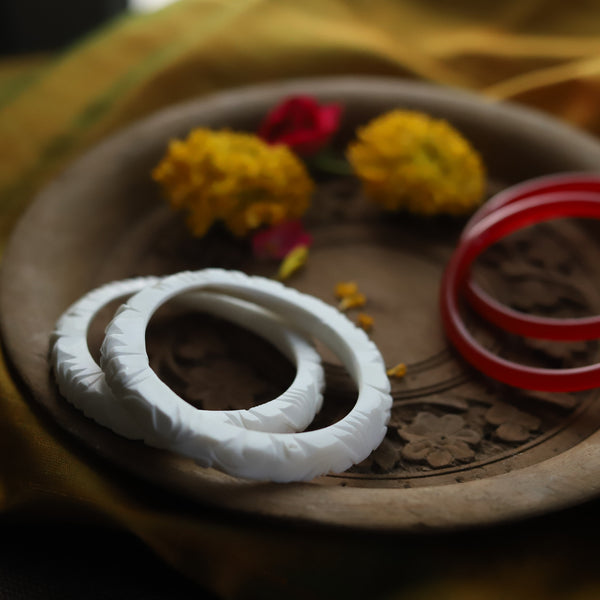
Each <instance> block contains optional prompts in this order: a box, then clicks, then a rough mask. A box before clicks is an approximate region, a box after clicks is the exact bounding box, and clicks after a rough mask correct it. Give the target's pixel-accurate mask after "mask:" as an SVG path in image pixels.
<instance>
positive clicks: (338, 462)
mask: <svg viewBox="0 0 600 600" xmlns="http://www.w3.org/2000/svg"><path fill="white" fill-rule="evenodd" d="M197 289H203V290H210V291H217V292H225V293H228V294H231V295H234V296H236V297H239V298H243V299H245V300H248V301H251V302H256V303H257V304H260V305H261V306H263V307H265V308H267V309H269V310H272V311H274V312H276V313H278V314H279V315H281V316H282V317H283V318H284V319H285V322H287V323H293V325H294V326H295V327H296V328H297V329H299V330H300V331H302V332H303V333H305V334H307V335H310V336H314V337H316V338H318V339H320V340H321V341H322V342H323V343H324V344H325V345H326V346H328V347H329V348H330V349H331V350H333V351H334V352H335V353H336V354H337V355H338V357H339V358H340V360H341V361H342V363H343V364H344V366H345V367H346V369H347V370H348V371H349V373H350V375H351V376H352V378H353V380H354V381H355V382H356V384H357V387H358V399H357V401H356V404H355V406H354V408H353V409H352V410H351V411H350V412H349V413H348V414H347V415H346V416H345V417H344V418H342V419H341V420H339V421H337V422H336V423H334V424H332V425H329V426H327V427H324V428H322V429H318V430H315V431H308V432H302V433H286V434H281V433H266V432H258V431H251V430H248V429H240V428H239V427H232V426H231V425H227V424H224V423H223V424H216V423H215V422H214V420H212V419H210V420H208V419H204V418H203V415H201V414H199V413H197V412H195V411H194V410H193V408H192V407H191V406H190V405H188V404H186V403H185V402H183V401H182V400H181V399H180V398H179V397H178V396H177V395H176V394H174V393H173V392H172V391H171V390H170V389H169V388H168V387H167V386H166V385H165V384H164V383H162V382H161V381H160V380H159V379H158V377H157V375H156V374H155V373H154V372H153V371H152V370H151V369H150V367H149V364H148V356H147V354H146V348H145V329H146V326H147V324H148V322H149V320H150V318H151V316H152V314H153V313H154V312H155V311H156V310H157V309H158V308H159V307H160V306H161V305H162V304H164V303H165V302H167V301H168V300H169V299H171V298H173V297H175V296H177V295H179V294H182V293H184V292H189V291H192V290H197ZM101 354H102V359H101V365H102V368H103V370H104V372H105V375H106V380H107V382H108V384H109V386H110V387H111V389H112V390H113V392H114V394H115V396H116V397H117V398H119V399H120V402H121V403H122V404H123V405H124V406H125V407H127V410H129V411H130V412H131V414H132V415H135V419H136V420H137V421H138V422H139V423H140V424H143V427H144V431H145V436H144V441H145V442H146V443H147V444H148V445H151V446H157V447H160V448H166V449H170V450H172V451H175V452H177V453H180V454H183V455H185V456H189V457H191V458H193V459H195V460H196V461H197V462H198V463H199V464H201V465H203V466H213V467H216V468H218V469H220V470H222V471H225V472H227V473H229V474H232V475H236V476H241V477H247V478H251V479H260V480H272V481H295V480H307V479H312V478H313V477H315V476H317V475H321V474H324V473H327V472H330V471H332V472H341V471H345V470H346V469H348V468H349V467H350V466H352V465H353V464H356V463H358V462H360V461H362V460H363V459H365V458H366V457H367V456H368V455H369V453H370V452H371V451H372V450H374V449H375V448H376V447H377V446H378V445H379V444H380V443H381V441H382V440H383V438H384V436H385V433H386V430H387V422H388V420H389V416H390V409H391V404H392V399H391V396H390V394H389V389H390V383H389V380H388V378H387V375H386V372H385V367H384V362H383V359H382V357H381V354H380V353H379V351H378V349H377V347H376V346H375V344H373V342H371V341H370V340H369V338H368V337H367V335H366V334H365V332H364V331H362V330H361V329H359V328H358V327H356V326H355V325H354V324H353V323H352V322H351V321H349V320H348V319H347V318H346V317H345V316H344V315H343V314H341V313H340V312H339V311H338V310H336V309H335V308H333V307H332V306H329V305H327V304H326V303H324V302H322V301H320V300H318V299H317V298H314V297H312V296H309V295H307V294H301V293H300V292H298V291H296V290H293V289H290V288H287V287H285V286H283V285H282V284H280V283H278V282H276V281H272V280H268V279H264V278H261V277H250V276H248V275H245V274H243V273H240V272H232V271H224V270H221V269H206V270H203V271H196V272H184V273H179V274H176V275H172V276H170V277H166V278H164V279H162V280H161V281H160V282H159V283H157V284H156V285H154V286H150V287H147V288H144V289H143V290H142V291H140V292H139V293H137V294H135V295H134V296H132V297H131V298H130V299H129V300H128V301H127V303H126V304H124V305H123V306H121V308H120V309H119V310H118V311H117V314H116V315H115V317H114V319H113V320H112V321H111V323H110V324H109V326H108V328H107V330H106V337H105V339H104V343H103V345H102V350H101Z"/></svg>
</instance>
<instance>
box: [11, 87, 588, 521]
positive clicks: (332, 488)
mask: <svg viewBox="0 0 600 600" xmlns="http://www.w3.org/2000/svg"><path fill="white" fill-rule="evenodd" d="M294 93H308V94H314V95H317V96H319V97H320V98H321V99H323V100H339V101H341V102H343V103H344V105H345V117H344V131H343V132H342V135H341V138H340V140H338V141H339V142H340V143H344V141H345V140H346V139H347V138H348V137H349V136H350V135H351V132H352V131H353V130H354V128H355V127H356V125H358V124H360V123H363V122H365V121H366V120H368V119H369V118H370V117H372V116H375V115H376V114H379V113H381V112H383V111H385V110H388V109H391V108H394V107H397V106H402V107H408V108H417V109H420V110H424V111H426V112H429V113H431V114H434V115H438V116H442V117H445V118H447V119H449V120H450V121H452V122H453V123H454V124H455V125H456V126H457V127H458V128H459V129H460V130H462V131H463V133H464V134H465V135H466V136H467V137H468V138H469V139H470V140H471V141H472V142H473V143H474V145H475V146H476V147H477V148H478V149H479V150H480V151H481V152H482V154H483V156H484V158H485V161H486V164H487V167H488V171H489V180H490V191H493V190H496V189H498V188H502V187H505V186H506V185H509V184H512V183H515V182H518V181H521V180H524V179H527V178H530V177H534V176H538V175H541V174H544V173H551V172H557V171H574V170H594V169H596V168H597V166H598V165H599V164H600V145H598V144H597V143H596V142H595V141H594V140H592V139H591V138H588V137H587V136H586V135H584V134H582V133H578V132H576V131H574V130H572V129H569V128H567V127H566V126H564V125H561V124H559V123H556V122H555V121H553V120H551V119H549V118H546V117H544V116H541V115H539V114H536V113H533V112H531V111H527V110H525V109H523V108H518V107H514V106H509V105H503V104H494V103H491V102H484V101H482V100H481V99H479V98H476V97H474V96H471V95H468V94H464V93H459V92H456V91H452V90H449V89H443V88H439V87H433V86H427V85H419V84H414V83H408V82H402V81H395V80H381V79H375V78H366V79H365V78H360V79H359V78H343V79H327V80H305V81H292V82H286V83H278V84H275V85H268V86H258V87H254V88H247V89H242V90H236V91H234V92H230V93H225V94H222V95H218V96H214V97H211V98H208V99H204V100H200V101H195V102H191V103H188V104H184V105H180V106H176V107H174V108H171V109H169V110H165V111H162V112H160V113H158V114H156V115H155V116H153V117H151V118H149V119H147V120H144V121H142V122H140V123H138V124H136V125H134V126H133V127H131V128H129V129H127V130H125V131H123V132H122V133H120V134H119V135H117V136H116V137H113V138H111V139H109V140H108V141H106V142H105V143H103V144H101V145H100V146H98V147H97V148H95V149H94V150H93V151H91V152H89V153H88V154H86V155H85V156H84V157H83V158H81V159H80V160H79V161H77V162H76V163H75V164H74V165H73V166H72V167H70V168H69V169H68V170H67V171H66V172H64V174H63V175H62V176H61V177H59V178H58V179H56V180H55V181H54V182H53V183H52V184H51V185H49V186H48V187H47V188H46V189H45V190H44V191H43V192H42V193H41V194H40V195H39V197H38V198H37V199H36V200H35V201H34V203H33V205H32V206H31V208H30V210H29V211H28V212H27V214H26V215H25V216H24V217H23V219H22V220H21V222H20V224H19V225H18V227H17V228H16V230H15V232H14V235H13V237H12V239H11V241H10V244H9V246H8V249H7V251H6V255H5V259H4V262H3V265H2V272H1V283H0V325H1V332H2V340H3V342H4V344H5V347H6V351H7V355H8V358H9V360H10V361H11V363H12V364H13V366H14V368H15V370H16V373H17V374H18V376H19V377H20V378H21V379H22V383H23V384H24V387H25V389H26V390H27V392H28V395H29V397H30V398H31V400H32V401H34V402H37V403H39V404H40V405H41V406H43V407H44V408H45V409H47V412H48V414H49V415H50V416H51V418H52V419H54V420H55V421H56V422H58V423H59V424H60V425H61V426H62V427H63V428H64V429H65V430H67V431H69V432H70V433H71V434H73V435H74V436H75V437H76V438H77V439H78V440H80V441H81V442H82V443H83V445H84V446H85V447H87V449H88V450H91V451H93V452H95V453H97V454H99V455H101V456H103V457H104V458H106V459H107V460H108V461H109V462H110V463H112V464H113V465H115V466H117V467H120V468H123V469H126V470H127V471H128V472H130V473H132V474H134V475H136V476H139V477H140V478H143V479H145V480H147V481H150V482H153V483H155V484H157V485H160V486H162V487H163V488H166V489H168V490H171V491H172V492H174V493H178V494H182V495H184V496H185V497H187V498H191V499H194V500H197V501H199V502H202V503H206V504H210V505H213V506H219V507H221V508H224V509H226V510H232V511H236V512H242V513H247V514H251V515H261V516H266V517H271V518H275V519H286V520H294V521H305V522H311V523H319V524H333V525H338V526H345V527H350V528H356V529H379V530H421V529H424V528H425V529H427V528H447V527H459V526H466V525H473V524H481V523H493V522H498V521H502V520H507V519H511V518H515V517H521V516H526V515H530V514H539V513H543V512H546V511H550V510H554V509H557V508H560V507H563V506H566V505H570V504H573V503H576V502H580V501H583V500H585V499H587V498H589V497H592V496H594V495H595V494H597V493H598V491H599V490H600V443H599V442H600V433H599V432H598V429H599V428H600V405H599V404H598V401H597V396H598V392H597V391H595V390H594V391H590V392H586V393H579V394H535V393H524V392H520V391H518V390H514V389H511V388H507V387H505V386H502V385H499V384H497V383H494V382H492V381H490V380H488V379H485V378H483V377H481V376H479V375H478V374H477V373H474V372H473V371H471V370H470V369H469V368H468V367H467V366H466V365H465V364H464V363H463V362H462V361H461V360H459V359H458V358H457V357H456V356H455V355H454V354H453V352H452V351H451V349H450V348H449V347H448V346H447V344H446V342H445V340H444V337H443V335H442V332H441V327H440V321H439V317H438V310H437V288H438V282H439V278H440V274H441V272H442V269H443V266H444V263H445V261H446V259H447V258H448V256H449V254H450V252H451V250H452V247H453V244H454V242H455V240H456V237H457V235H458V233H459V231H460V226H461V223H458V222H456V221H453V220H448V219H439V220H430V221H422V220H418V219H415V218H410V217H406V216H401V217H400V216H399V217H394V218H389V217H388V218H383V217H382V216H381V215H380V214H379V213H377V212H376V211H375V210H374V209H373V208H372V207H370V206H369V205H368V203H366V201H365V200H364V199H363V198H362V197H361V194H360V190H359V189H358V188H357V186H356V184H355V183H354V182H352V181H351V180H344V179H339V180H332V181H328V182H325V183H323V184H322V185H321V186H320V188H319V191H318V195H317V198H316V199H315V202H314V205H313V208H312V209H311V213H310V215H309V217H308V227H309V228H310V229H311V231H312V232H313V234H314V237H315V244H314V247H313V249H312V251H311V257H310V261H309V264H308V265H307V267H306V268H305V269H304V270H303V271H301V272H300V273H299V274H298V275H297V276H295V278H294V279H292V280H291V281H290V285H293V286H296V287H297V288H298V289H300V290H302V291H306V292H309V293H312V294H315V295H317V296H319V297H321V298H322V299H324V300H326V301H328V302H331V303H334V302H335V299H334V297H333V287H334V285H335V283H336V282H337V281H339V280H344V279H354V280H356V281H358V282H359V285H360V287H361V289H363V290H364V291H365V292H366V294H367V296H368V298H369V302H370V304H369V312H370V313H371V314H373V316H374V317H375V320H376V326H375V329H374V331H373V334H372V336H373V339H374V341H375V342H376V343H377V344H378V345H379V347H380V348H381V350H382V352H383V354H384V358H385V360H386V362H387V363H388V364H389V365H392V364H395V363H397V362H400V361H402V362H405V363H406V364H407V365H408V372H407V375H406V377H405V378H404V379H402V380H397V381H394V383H393V396H394V409H393V416H392V422H391V423H390V428H389V433H388V436H387V437H386V440H385V441H384V443H383V444H382V446H381V447H380V448H379V449H378V450H377V451H376V452H375V453H374V454H373V455H372V456H371V457H370V458H369V459H367V460H366V461H365V462H364V463H362V464H360V465H357V466H356V467H354V468H353V469H351V470H350V471H349V472H347V473H344V474H342V475H331V476H325V477H320V478H318V479H316V480H314V481H312V482H309V483H298V484H286V485H275V484H268V483H256V482H251V481H243V480H239V479H235V478H233V477H229V476H227V475H224V474H222V473H219V472H217V471H214V470H211V469H203V468H200V467H198V466H196V465H195V464H194V463H193V462H192V461H189V460H185V459H182V458H179V457H177V456H174V455H171V454H169V453H167V452H163V451H158V450H154V449H151V448H148V447H145V446H144V445H143V444H140V443H134V442H130V441H127V440H124V439H121V438H119V437H117V436H115V435H114V434H112V433H111V432H110V431H108V430H105V429H104V428H102V427H100V426H98V425H96V424H95V423H93V422H91V421H89V420H87V419H86V418H85V417H83V416H82V415H81V414H79V413H78V412H77V411H76V410H74V409H72V408H71V407H70V406H69V405H68V404H67V403H66V402H65V401H64V400H63V399H62V398H61V397H60V396H59V395H58V394H57V391H56V389H55V386H54V384H53V381H52V379H51V377H50V375H49V372H48V366H47V363H46V352H47V347H48V336H49V333H50V331H51V329H52V326H53V323H54V322H55V320H56V318H57V317H58V316H59V315H60V313H61V312H62V311H63V310H64V309H65V308H66V307H67V306H68V305H69V304H70V303H71V302H73V301H74V300H75V299H77V298H78V297H79V296H80V295H82V294H83V293H85V292H86V291H88V290H90V289H92V288H93V287H95V286H97V285H99V284H101V283H104V282H107V281H110V280H113V279H118V278H124V277H129V276H133V275H142V274H164V273H170V272H175V271H178V270H181V269H186V268H191V269H198V268H202V267H204V266H221V267H232V268H240V269H243V270H246V271H249V272H254V273H260V274H263V275H272V274H273V273H274V268H275V267H274V266H273V265H268V264H264V263H255V262H253V261H252V260H251V259H250V258H249V254H248V251H247V248H246V247H245V246H244V244H243V243H234V242H233V241H231V240H230V239H226V238H223V237H222V235H220V234H218V233H215V234H211V235H209V236H208V237H207V238H205V239H203V240H193V239H192V238H191V237H190V236H189V235H188V234H187V233H186V232H185V230H184V228H183V225H182V223H181V220H180V217H179V216H178V215H175V214H173V213H171V212H170V211H169V210H168V209H167V208H166V207H165V204H164V202H163V201H162V200H161V199H160V197H159V194H158V191H157V189H156V187H155V186H154V185H153V183H152V181H151V180H150V177H149V172H150V170H151V168H152V166H153V165H154V164H155V163H156V162H157V160H158V159H159V158H160V156H161V155H162V153H163V151H164V149H165V144H166V143H167V141H168V140H169V138H172V137H176V136H183V135H185V134H186V132H187V131H188V130H189V129H190V128H192V127H194V126H199V125H205V126H211V127H222V126H228V127H232V128H235V129H249V130H253V129H254V128H255V127H256V124H257V123H258V122H259V120H260V119H261V118H262V116H263V115H264V114H265V113H266V111H267V110H268V109H269V108H270V107H271V106H273V105H274V104H276V103H277V101H278V100H279V99H281V98H282V97H284V96H286V95H288V94H294ZM595 238H596V236H595V234H594V231H593V228H590V227H589V226H588V225H587V224H586V225H585V226H584V225H583V224H580V223H571V222H569V223H563V222H561V223H556V224H547V225H545V226H543V227H541V226H540V227H536V228H534V229H532V230H528V231H526V232H524V233H522V234H520V235H516V236H513V237H511V238H510V239H508V240H506V242H504V243H503V244H501V245H498V246H497V247H495V248H493V249H492V250H490V251H489V252H488V253H487V254H486V255H485V256H484V257H483V259H482V260H481V261H480V264H479V265H478V269H477V275H478V277H479V278H480V280H481V281H482V283H484V284H485V285H486V286H487V287H488V288H489V289H490V290H491V291H492V292H493V293H494V294H495V295H496V296H497V297H499V298H501V299H502V300H503V301H505V302H508V303H511V304H512V305H514V306H517V307H519V308H521V309H524V310H530V311H534V312H535V311H538V312H540V311H541V312H543V313H544V314H552V315H566V314H571V315H582V314H589V313H590V312H595V311H598V310H599V309H600V290H599V289H598V286H597V285H594V282H595V281H600V260H599V257H600V251H599V248H598V245H597V244H596V242H595ZM108 315H109V311H108V310H107V311H104V312H103V314H102V315H101V316H100V317H98V319H97V320H96V322H95V323H94V326H93V327H92V331H91V332H90V346H91V347H92V348H93V349H94V350H95V351H97V347H98V343H99V339H100V336H101V331H102V329H103V326H104V324H105V323H106V321H107V319H108ZM471 321H472V322H471V327H472V328H473V330H474V331H475V332H476V333H477V335H479V336H481V339H482V340H483V341H484V342H485V343H488V344H490V345H492V346H494V347H495V348H496V349H497V350H498V351H499V352H503V353H507V354H509V355H512V356H515V357H518V358H519V359H521V360H525V361H531V362H533V363H534V364H541V365H554V366H568V365H575V364H583V363H589V362H594V361H596V360H597V359H598V354H599V348H598V345H597V344H596V343H595V342H590V343H582V344H549V343H545V344H540V343H538V342H534V341H533V340H519V339H508V338H500V337H499V336H498V334H497V333H496V332H491V331H489V330H487V329H486V328H485V327H484V326H483V325H482V324H481V323H478V322H477V321H476V320H475V319H471ZM148 348H149V353H150V355H151V360H152V364H153V366H154V368H155V369H156V370H157V372H158V373H159V374H160V376H161V377H162V378H163V379H165V381H167V382H168V383H169V384H170V385H171V386H172V387H174V388H175V389H176V390H177V391H178V393H180V394H181V395H183V396H184V397H185V398H186V400H187V401H189V402H191V403H193V404H196V405H199V406H203V407H204V408H237V407H243V406H251V405H252V404H254V403H257V402H261V401H264V400H265V399H268V398H270V397H273V396H274V395H275V394H276V393H277V392H278V390H280V389H283V388H284V387H286V385H287V384H288V383H289V381H290V380H291V377H292V369H291V366H290V365H289V364H288V363H287V362H286V361H285V360H284V359H283V358H282V357H281V356H280V355H279V354H278V353H277V352H276V351H275V350H273V349H272V348H271V347H270V346H269V345H268V344H266V343H264V342H262V341H261V340H259V339H257V338H256V337H255V336H252V335H250V334H248V333H247V332H244V331H242V330H240V329H238V328H236V327H234V326H232V325H228V324H226V323H222V322H219V321H216V320H215V319H211V318H209V317H207V316H203V315H190V314H187V315H185V314H174V313H171V312H169V311H164V312H163V313H162V314H161V315H158V316H157V317H156V318H155V319H154V321H153V322H152V324H151V327H150V328H149V332H148ZM325 359H326V361H327V365H326V373H327V393H326V402H325V406H326V408H325V409H324V411H323V414H322V415H321V416H320V417H319V418H318V421H317V423H316V424H315V426H320V425H323V424H326V423H328V422H331V421H333V420H335V419H336V418H338V417H339V415H341V414H343V412H344V411H345V410H347V408H348V407H349V406H350V405H351V404H352V402H353V399H354V395H353V394H354V390H353V388H352V386H351V385H350V383H349V381H348V380H347V378H346V376H345V373H344V371H343V370H342V369H341V367H340V366H339V365H336V364H335V362H334V361H332V360H331V357H328V356H327V355H325Z"/></svg>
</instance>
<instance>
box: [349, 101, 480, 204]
mask: <svg viewBox="0 0 600 600" xmlns="http://www.w3.org/2000/svg"><path fill="white" fill-rule="evenodd" d="M357 138H358V139H357V140H355V141H354V142H352V143H351V144H350V145H349V146H348V148H347V158H348V160H349V161H350V164H351V165H352V167H353V169H354V171H355V173H356V174H357V176H358V177H359V178H360V179H361V180H362V182H363V186H364V190H365V194H366V195H367V196H368V197H369V198H370V199H372V200H373V201H374V202H376V203H377V204H379V205H380V206H381V207H383V208H384V209H385V210H390V211H396V210H402V209H404V210H408V211H410V212H412V213H416V214H419V215H424V216H430V215H436V214H440V213H445V214H450V215H464V214H468V213H470V212H472V211H473V210H474V209H475V208H476V207H477V206H478V205H479V204H480V203H481V202H482V200H483V195H484V192H485V169H484V165H483V162H482V159H481V157H480V156H479V154H478V153H477V152H476V150H475V149H474V148H473V147H472V146H471V145H470V144H469V142H468V141H467V140H466V139H465V138H464V137H463V136H462V135H461V134H460V133H459V132H458V131H457V130H456V129H454V128H453V127H452V126H451V125H450V124H449V123H447V122H446V121H443V120H439V119H433V118H431V117H429V116H428V115H425V114H423V113H419V112H413V111H402V110H394V111H391V112H389V113H386V114H384V115H381V116H380V117H377V118H376V119H374V120H373V121H371V122H370V123H368V124H367V125H366V126H364V127H362V128H359V129H358V131H357Z"/></svg>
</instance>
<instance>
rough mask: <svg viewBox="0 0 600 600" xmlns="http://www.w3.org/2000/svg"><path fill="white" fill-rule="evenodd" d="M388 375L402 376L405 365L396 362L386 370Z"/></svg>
mask: <svg viewBox="0 0 600 600" xmlns="http://www.w3.org/2000/svg"><path fill="white" fill-rule="evenodd" d="M387 374H388V377H398V378H401V377H404V376H405V375H406V365H405V364H404V363H398V364H397V365H396V366H395V367H392V368H391V369H388V370H387Z"/></svg>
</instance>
